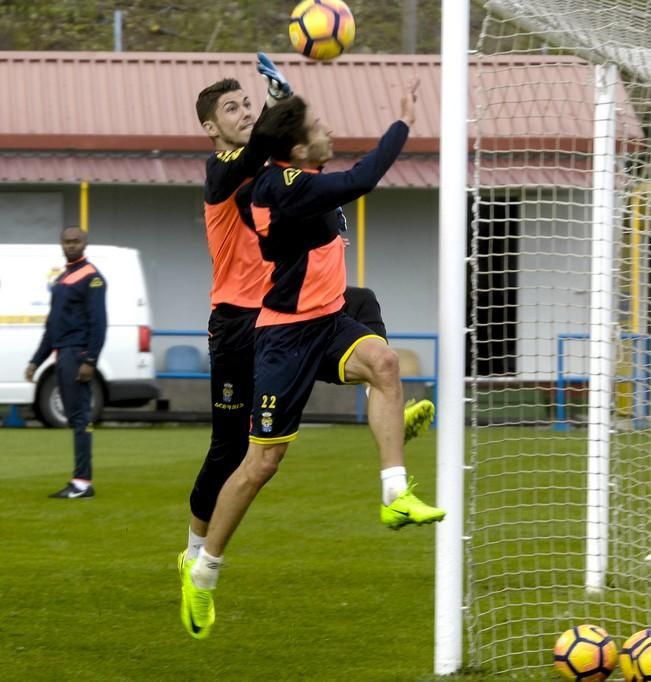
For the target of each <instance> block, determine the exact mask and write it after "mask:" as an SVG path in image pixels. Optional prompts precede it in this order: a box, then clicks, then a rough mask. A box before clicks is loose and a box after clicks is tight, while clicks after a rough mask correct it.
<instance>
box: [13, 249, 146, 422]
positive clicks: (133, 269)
mask: <svg viewBox="0 0 651 682" xmlns="http://www.w3.org/2000/svg"><path fill="white" fill-rule="evenodd" d="M85 255H86V257H87V258H88V260H89V261H90V262H91V263H93V265H95V266H97V268H98V269H99V271H100V272H101V273H102V274H103V275H104V277H105V279H106V281H107V285H108V288H107V300H106V311H107V317H108V329H107V334H106V342H105V344H104V348H103V349H102V352H101V353H100V356H99V363H98V365H97V371H96V373H95V377H94V379H93V384H92V389H93V393H92V395H93V398H92V420H93V421H94V422H95V421H98V420H99V419H101V414H102V410H103V408H104V407H105V406H108V407H139V406H141V405H145V404H146V403H147V402H149V401H150V400H153V399H156V398H157V397H158V395H159V390H158V388H157V386H156V383H155V368H154V358H153V355H152V353H151V349H150V342H151V314H150V309H149V300H148V298H147V290H146V286H145V278H144V275H143V271H142V265H141V262H140V256H139V254H138V251H137V250H135V249H127V248H122V247H118V246H96V245H93V244H91V245H89V246H88V247H87V249H86V253H85ZM64 267H65V256H64V255H63V252H62V250H61V246H60V245H59V244H0V404H5V405H32V406H33V409H34V413H35V415H36V416H37V417H38V418H39V419H40V420H41V421H42V422H43V423H44V424H46V425H48V426H59V427H60V426H65V425H66V423H67V422H66V418H65V415H64V412H63V405H62V402H61V397H60V395H59V391H58V388H57V386H56V378H55V375H54V356H53V355H51V356H50V357H49V358H48V359H47V360H46V361H45V362H44V363H43V364H42V365H41V366H40V367H39V368H38V371H37V372H36V375H35V377H34V383H32V382H28V381H26V380H25V378H24V372H25V368H26V367H27V364H28V362H29V360H30V358H31V357H32V355H33V354H34V352H35V351H36V348H37V347H38V344H39V342H40V340H41V336H42V335H43V330H44V325H45V319H46V317H47V314H48V311H49V307H50V285H51V283H52V282H53V280H54V279H55V278H56V277H57V276H58V275H59V273H60V272H61V271H62V270H63V268H64Z"/></svg>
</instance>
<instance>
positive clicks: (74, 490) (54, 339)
mask: <svg viewBox="0 0 651 682" xmlns="http://www.w3.org/2000/svg"><path fill="white" fill-rule="evenodd" d="M87 243H88V237H87V235H86V233H85V232H83V231H82V230H80V229H79V228H78V227H67V228H65V229H64V230H63V232H62V233H61V246H62V247H63V254H64V256H65V257H66V261H67V262H66V268H65V270H64V272H62V273H61V274H60V275H59V276H58V277H57V279H56V280H55V282H54V285H53V286H52V298H51V304H50V313H49V315H48V317H47V321H46V323H45V332H44V334H43V338H42V339H41V343H40V345H39V347H38V349H37V350H36V352H35V353H34V355H33V357H32V359H31V360H30V362H29V364H28V365H27V369H26V370H25V378H26V379H27V381H33V379H34V373H35V372H36V370H37V369H38V367H39V365H41V364H42V363H43V362H44V361H45V360H47V358H48V357H49V355H50V353H51V352H52V351H55V352H56V376H57V383H58V385H59V392H60V393H61V400H62V401H63V409H64V411H65V414H66V417H67V419H68V424H69V425H70V426H71V428H72V429H73V430H74V471H73V474H72V479H71V480H70V481H69V482H68V484H67V485H66V486H65V487H64V488H62V489H61V490H59V491H57V492H55V493H52V494H51V495H50V497H54V498H58V499H68V500H74V499H82V498H89V497H94V496H95V491H94V490H93V486H92V482H93V476H92V461H91V460H92V425H91V424H90V400H91V385H90V382H91V379H92V378H93V375H94V374H95V367H96V366H97V360H98V358H99V354H100V351H101V350H102V346H103V345H104V340H105V338H106V280H105V279H104V277H102V275H101V273H100V272H99V271H98V270H97V269H96V268H95V266H94V265H92V264H91V263H89V262H88V261H87V260H86V258H85V256H84V251H85V249H86V244H87Z"/></svg>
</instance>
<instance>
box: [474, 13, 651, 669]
mask: <svg viewBox="0 0 651 682" xmlns="http://www.w3.org/2000/svg"><path fill="white" fill-rule="evenodd" d="M481 4H482V6H483V8H484V10H485V18H484V22H483V25H482V29H481V35H480V38H479V42H478V44H477V45H476V46H473V47H476V52H475V53H474V55H473V58H472V63H471V70H470V74H471V75H470V86H471V107H472V108H471V109H470V112H469V114H470V118H471V124H470V134H471V135H472V136H473V137H474V139H475V140H476V146H475V154H474V161H475V163H474V182H473V187H472V189H473V202H472V215H471V220H472V229H471V237H470V259H469V260H470V266H469V284H470V286H469V300H470V304H469V312H468V326H469V329H470V333H469V352H468V366H467V376H468V377H469V384H468V395H469V397H470V398H471V400H470V401H469V404H470V407H469V414H468V416H469V419H470V420H471V424H472V429H471V434H472V436H471V439H472V444H471V448H470V449H469V451H468V455H467V462H466V464H467V465H468V469H469V474H470V475H469V483H470V496H469V499H470V512H469V514H468V517H467V522H466V524H467V533H466V535H467V541H466V578H465V580H466V603H465V606H466V608H465V614H466V633H467V642H468V646H467V651H468V655H467V661H468V664H469V665H470V666H471V667H474V668H480V669H482V670H483V671H486V672H491V673H504V674H505V675H507V674H511V675H514V676H515V678H516V679H518V680H522V679H535V680H541V679H551V678H552V677H553V674H552V673H551V664H552V659H553V657H552V653H551V652H552V649H553V646H554V642H555V640H556V638H557V637H558V635H559V634H560V633H561V632H563V631H564V630H566V629H567V628H569V627H571V626H573V625H578V624H581V623H593V624H597V625H601V626H603V627H605V628H606V629H607V630H608V632H609V633H610V634H611V635H612V636H613V637H614V638H615V639H616V641H617V644H618V645H619V646H621V644H622V643H623V641H624V640H625V639H627V638H628V637H629V636H630V635H631V634H633V633H634V632H636V631H638V630H640V629H642V628H644V627H647V626H651V561H649V559H648V558H647V557H648V556H649V555H651V513H650V512H651V506H650V505H651V430H650V427H651V418H650V413H649V391H650V389H651V386H650V381H649V372H650V371H651V366H650V361H651V319H650V313H651V311H650V309H649V294H650V293H651V292H650V291H649V286H650V283H651V282H650V274H651V262H650V258H651V155H650V152H651V149H650V145H649V142H650V140H649V126H650V125H651V0H626V1H622V0H536V1H535V2H531V1H529V0H490V1H486V2H483V3H481Z"/></svg>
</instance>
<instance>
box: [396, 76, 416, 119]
mask: <svg viewBox="0 0 651 682" xmlns="http://www.w3.org/2000/svg"><path fill="white" fill-rule="evenodd" d="M419 85H420V79H419V78H417V77H415V76H414V77H412V78H410V79H409V80H408V81H407V83H406V85H405V90H404V92H403V95H402V97H401V99H400V120H402V121H404V122H405V123H406V124H407V125H408V126H412V125H414V121H415V120H416V91H417V90H418V86H419Z"/></svg>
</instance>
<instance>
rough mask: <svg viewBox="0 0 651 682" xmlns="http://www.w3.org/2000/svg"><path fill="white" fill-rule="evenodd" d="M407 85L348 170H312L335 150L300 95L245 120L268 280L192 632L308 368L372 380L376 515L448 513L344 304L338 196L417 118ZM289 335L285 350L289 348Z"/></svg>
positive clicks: (382, 346)
mask: <svg viewBox="0 0 651 682" xmlns="http://www.w3.org/2000/svg"><path fill="white" fill-rule="evenodd" d="M415 89H416V85H413V86H412V88H411V90H410V91H409V92H408V93H407V94H406V95H405V96H404V97H403V99H402V104H401V106H402V112H403V115H402V118H401V120H399V121H397V122H396V123H394V124H393V125H392V126H391V127H390V128H389V130H388V131H387V132H386V133H385V135H384V136H383V138H382V139H381V141H380V144H379V146H378V148H377V149H376V150H374V151H373V152H371V153H370V154H368V155H367V156H366V157H364V159H363V160H362V161H361V162H360V163H359V164H357V165H356V166H355V168H354V169H352V170H351V171H347V172H346V173H332V174H327V175H326V174H320V173H319V172H318V169H319V168H321V167H322V166H323V164H324V163H325V162H326V161H327V160H328V159H329V158H330V157H331V156H332V142H331V139H330V134H329V131H328V130H327V128H326V127H325V125H324V124H323V123H321V122H320V121H319V120H318V119H316V118H315V117H314V114H313V113H312V112H311V110H310V109H309V108H308V107H307V106H306V105H305V103H304V102H303V100H301V99H300V98H298V97H290V98H288V99H286V100H285V101H282V102H280V103H279V104H278V105H277V106H275V107H274V108H273V109H270V110H269V111H267V112H266V113H264V114H263V115H262V116H261V118H260V119H259V120H258V122H257V124H256V127H255V129H254V130H253V133H252V135H251V143H250V145H249V147H254V148H255V150H256V152H257V153H259V158H262V157H264V158H266V157H268V156H271V157H272V163H271V165H270V166H269V168H268V169H267V170H263V171H262V172H261V173H260V174H259V175H258V177H257V179H256V181H255V182H254V184H253V188H252V199H253V206H252V208H251V221H252V223H253V224H254V225H255V229H256V231H257V233H258V237H259V238H260V245H261V248H262V253H263V256H264V258H265V260H266V261H267V262H268V263H270V264H271V265H272V267H273V273H272V274H271V275H270V274H269V273H268V271H265V277H266V278H267V280H268V282H267V289H268V291H267V293H266V295H265V296H264V299H263V305H262V310H261V312H260V315H259V317H258V319H257V332H256V339H255V366H256V383H255V389H254V399H253V404H252V428H251V435H250V439H249V441H250V442H249V448H248V451H247V454H246V457H245V458H244V460H243V461H242V463H241V464H240V465H239V466H238V467H237V469H236V470H235V472H234V473H233V474H232V475H231V476H230V478H229V479H228V481H227V482H226V483H225V484H224V485H223V487H222V488H221V491H220V494H219V497H218V499H217V505H216V507H215V510H214V513H213V516H212V519H211V522H210V525H209V528H208V536H207V538H206V541H205V545H204V547H202V548H201V550H200V552H199V557H198V559H197V560H196V561H192V560H187V561H186V562H185V564H184V565H183V566H182V576H183V605H184V613H182V616H183V622H184V625H185V626H186V629H187V630H188V632H189V633H190V634H191V635H192V636H194V637H197V638H202V637H205V636H207V635H208V632H209V630H210V627H211V626H212V624H213V622H214V618H215V616H214V605H213V601H212V591H213V590H214V588H215V585H216V582H217V575H218V570H219V567H220V565H221V562H222V555H223V551H224V549H225V547H226V544H227V542H228V540H229V538H230V537H231V535H232V533H233V532H234V531H235V530H236V528H237V526H238V525H239V523H240V521H241V519H242V518H243V516H244V514H245V513H246V510H247V509H248V506H249V505H250V504H251V502H252V501H253V499H254V498H255V496H256V495H257V493H258V492H259V490H260V489H261V488H262V486H263V485H264V484H265V483H266V482H267V481H268V480H269V479H270V478H271V477H272V476H273V474H274V473H275V471H276V469H277V467H278V464H279V462H280V460H281V459H282V457H283V456H284V454H285V451H286V450H287V446H288V443H289V442H291V441H292V440H294V439H295V438H296V435H297V430H298V425H299V422H300V418H301V415H302V410H303V408H304V406H305V404H306V402H307V399H308V397H309V395H310V392H311V390H312V387H313V384H314V382H315V381H316V380H319V379H321V380H325V381H330V382H333V383H359V382H367V383H368V384H370V385H371V387H372V388H371V393H370V397H369V424H370V426H371V430H372V432H373V434H374V436H375V439H376V442H377V444H378V449H379V455H380V463H381V480H382V487H383V501H382V505H381V519H382V522H383V523H384V524H385V525H386V526H388V527H390V528H399V527H401V526H403V525H406V524H410V523H414V524H418V525H420V524H423V523H432V522H435V521H440V520H441V519H442V518H443V517H444V515H445V512H444V511H443V510H441V509H437V508H436V507H430V506H428V505H426V504H424V503H423V502H421V501H420V500H419V499H418V498H417V497H416V496H415V495H414V494H413V492H412V488H413V486H411V485H410V484H408V482H407V477H406V471H405V468H404V462H403V439H404V423H403V415H402V386H401V383H400V376H399V368H398V360H397V356H396V354H395V353H394V352H393V351H392V350H391V349H390V348H389V347H388V346H387V344H386V341H385V339H383V338H381V337H380V336H379V335H377V334H375V333H373V331H372V330H370V329H369V328H367V327H365V326H364V325H362V324H360V323H359V322H357V321H356V320H354V319H353V318H351V317H350V316H348V315H346V314H345V313H344V312H342V308H343V306H344V302H345V301H344V291H345V269H344V258H343V248H344V247H343V242H342V239H341V236H340V234H339V223H338V216H337V208H338V206H340V205H341V204H345V203H347V202H349V201H353V200H354V199H356V198H358V197H359V196H361V195H362V194H366V193H367V192H369V191H370V190H371V189H372V188H373V187H374V186H375V185H376V184H377V182H378V181H379V180H380V178H381V177H382V176H383V175H384V173H385V172H386V171H387V170H388V168H389V167H390V166H391V164H392V163H393V161H394V160H395V158H396V157H397V155H398V154H399V153H400V150H401V149H402V146H403V144H404V142H405V140H406V138H407V135H408V131H409V125H410V124H411V123H413V120H414V101H415ZM245 149H246V147H245ZM239 156H241V153H240V154H238V157H239ZM245 194H246V193H245ZM303 216H309V218H304V217H303ZM271 282H273V285H272V286H271V288H270V289H269V285H270V283H271ZM287 344H291V345H292V348H294V350H295V352H294V353H291V354H288V353H287V352H286V348H287Z"/></svg>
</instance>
